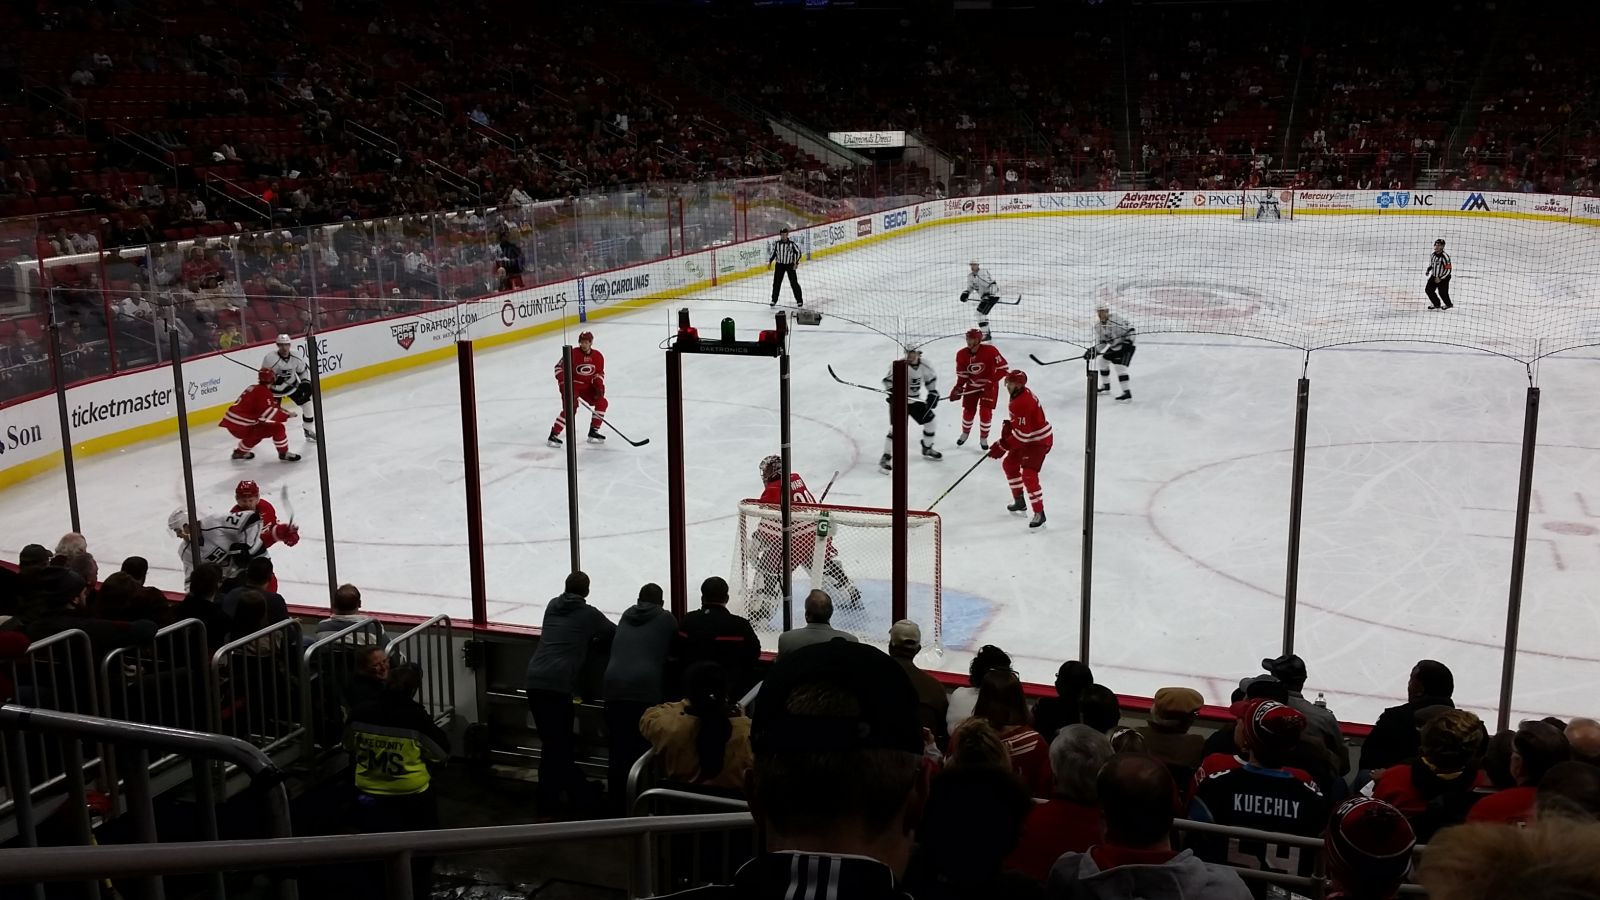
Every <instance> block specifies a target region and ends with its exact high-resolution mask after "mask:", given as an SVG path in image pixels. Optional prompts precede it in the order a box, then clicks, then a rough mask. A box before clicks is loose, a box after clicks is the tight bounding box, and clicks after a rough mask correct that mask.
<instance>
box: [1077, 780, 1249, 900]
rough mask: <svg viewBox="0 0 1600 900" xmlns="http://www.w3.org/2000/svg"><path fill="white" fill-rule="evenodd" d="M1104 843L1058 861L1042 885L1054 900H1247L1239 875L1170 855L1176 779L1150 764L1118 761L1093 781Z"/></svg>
mask: <svg viewBox="0 0 1600 900" xmlns="http://www.w3.org/2000/svg"><path fill="white" fill-rule="evenodd" d="M1095 792H1096V793H1097V794H1099V796H1100V811H1101V814H1102V815H1103V816H1104V818H1105V825H1106V836H1105V840H1103V841H1100V842H1097V843H1096V844H1095V845H1094V846H1093V847H1090V848H1089V849H1088V851H1086V852H1083V853H1067V854H1064V855H1063V856H1062V857H1061V858H1060V859H1058V860H1056V863H1055V865H1054V866H1052V867H1051V869H1050V877H1049V878H1048V880H1046V882H1045V896H1046V897H1049V898H1051V900H1125V898H1129V897H1143V898H1150V900H1169V898H1172V900H1175V898H1182V900H1250V896H1251V895H1250V889H1249V888H1247V887H1245V884H1244V880H1243V879H1241V878H1240V877H1239V875H1238V873H1237V872H1235V871H1233V870H1232V869H1229V868H1225V867H1223V866H1212V865H1207V864H1206V863H1204V862H1201V861H1200V859H1199V858H1198V857H1197V856H1195V854H1194V852H1193V851H1190V850H1183V851H1176V850H1173V849H1172V838H1171V835H1172V819H1173V798H1175V797H1176V796H1177V793H1178V791H1177V785H1176V784H1175V783H1174V782H1173V780H1172V773H1171V772H1169V771H1167V767H1166V766H1165V765H1164V764H1163V763H1162V762H1161V761H1160V760H1158V759H1156V758H1155V757H1153V756H1146V755H1144V754H1139V753H1120V754H1118V755H1116V756H1113V757H1112V758H1111V760H1110V761H1109V762H1107V763H1106V764H1105V765H1104V766H1102V767H1101V769H1100V774H1099V776H1098V777H1097V778H1096V779H1095Z"/></svg>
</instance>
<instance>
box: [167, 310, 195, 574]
mask: <svg viewBox="0 0 1600 900" xmlns="http://www.w3.org/2000/svg"><path fill="white" fill-rule="evenodd" d="M167 347H168V349H169V350H170V351H171V353H172V396H173V399H174V400H175V401H176V402H177V404H178V450H179V451H180V452H181V453H182V454H183V501H184V503H185V504H187V506H186V508H187V509H188V510H189V533H190V534H192V535H198V534H199V533H200V522H199V521H198V520H199V513H198V512H197V511H196V509H195V501H194V454H193V452H192V448H191V447H190V445H189V397H188V395H187V394H185V393H184V383H183V352H182V351H181V350H180V349H179V346H178V331H177V329H172V328H169V329H167ZM186 546H187V547H188V548H189V560H190V562H191V563H192V564H193V565H194V566H196V567H198V566H199V565H200V542H199V541H187V542H186ZM185 586H186V587H187V585H185Z"/></svg>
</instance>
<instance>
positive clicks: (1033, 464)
mask: <svg viewBox="0 0 1600 900" xmlns="http://www.w3.org/2000/svg"><path fill="white" fill-rule="evenodd" d="M1006 392H1007V393H1009V394H1010V395H1011V406H1010V411H1011V418H1009V419H1007V420H1006V421H1005V423H1004V424H1003V425H1001V426H1000V440H998V441H995V443H994V446H993V447H990V448H989V455H990V456H992V457H994V458H995V459H1000V458H1001V457H1005V460H1004V462H1003V465H1004V467H1005V471H1006V482H1007V483H1008V484H1009V485H1010V486H1011V505H1010V506H1008V507H1006V509H1008V510H1010V511H1012V512H1027V510H1028V503H1027V502H1025V501H1024V500H1023V498H1022V492H1023V491H1024V490H1026V491H1027V492H1028V501H1031V502H1032V504H1033V520H1032V521H1030V522H1029V523H1028V527H1029V528H1038V527H1039V526H1040V525H1043V524H1044V491H1043V490H1042V489H1041V488H1040V487H1039V470H1040V469H1041V468H1043V467H1044V458H1045V456H1046V455H1047V454H1049V452H1050V445H1051V437H1050V423H1049V422H1048V421H1046V420H1045V417H1044V407H1042V406H1040V405H1039V398H1038V397H1036V396H1034V394H1033V391H1030V390H1028V374H1027V373H1026V372H1023V371H1021V370H1018V369H1013V370H1011V374H1009V375H1007V376H1006Z"/></svg>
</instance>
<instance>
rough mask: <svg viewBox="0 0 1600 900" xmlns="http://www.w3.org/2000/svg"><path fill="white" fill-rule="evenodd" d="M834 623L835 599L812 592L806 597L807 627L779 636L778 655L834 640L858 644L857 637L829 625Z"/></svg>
mask: <svg viewBox="0 0 1600 900" xmlns="http://www.w3.org/2000/svg"><path fill="white" fill-rule="evenodd" d="M831 621H833V598H832V597H829V596H828V592H827V591H812V592H811V593H809V594H807V595H806V625H805V627H804V628H796V629H794V630H793V631H785V632H784V633H783V634H781V635H779V636H778V655H779V656H782V655H784V654H785V653H793V652H794V651H796V650H799V649H800V648H801V647H809V646H811V645H812V644H824V643H827V642H828V641H831V640H833V639H834V638H839V639H840V640H845V641H849V642H850V643H852V644H854V643H856V642H857V641H856V636H855V635H853V634H851V633H849V632H848V631H840V630H839V629H837V628H834V627H833V626H832V625H829V624H828V623H829V622H831Z"/></svg>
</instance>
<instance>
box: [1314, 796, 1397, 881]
mask: <svg viewBox="0 0 1600 900" xmlns="http://www.w3.org/2000/svg"><path fill="white" fill-rule="evenodd" d="M1416 845H1417V834H1416V832H1415V831H1413V830H1412V828H1411V823H1410V822H1408V821H1406V817H1405V815H1404V814H1402V813H1401V812H1400V810H1398V809H1395V808H1394V807H1393V806H1390V805H1389V804H1387V803H1385V802H1383V801H1382V800H1378V799H1376V798H1373V797H1353V798H1351V799H1349V800H1346V801H1345V802H1344V803H1342V804H1340V805H1339V808H1338V809H1337V810H1335V811H1334V813H1333V818H1332V819H1331V820H1330V821H1329V822H1328V833H1327V835H1326V836H1325V837H1324V838H1323V842H1322V846H1323V848H1324V850H1325V852H1326V853H1327V857H1328V873H1329V874H1330V875H1331V876H1333V879H1334V880H1335V881H1336V882H1338V883H1339V884H1342V885H1344V886H1346V887H1350V886H1366V887H1369V888H1371V889H1372V890H1371V891H1370V893H1371V894H1372V895H1373V896H1389V892H1391V891H1393V890H1394V888H1395V887H1397V886H1398V885H1399V884H1400V882H1401V881H1403V880H1405V877H1406V874H1407V873H1408V872H1409V871H1410V870H1411V851H1412V850H1413V849H1414V848H1415V847H1416Z"/></svg>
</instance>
